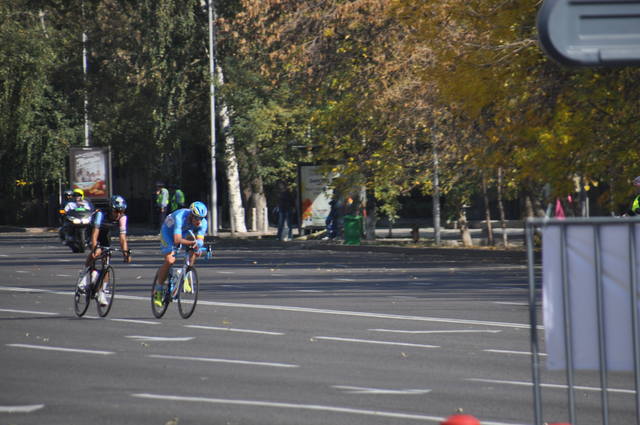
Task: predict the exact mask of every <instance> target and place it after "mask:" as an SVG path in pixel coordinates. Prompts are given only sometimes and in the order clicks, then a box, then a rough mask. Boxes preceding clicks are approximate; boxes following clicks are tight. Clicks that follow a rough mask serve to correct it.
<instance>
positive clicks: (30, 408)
mask: <svg viewBox="0 0 640 425" xmlns="http://www.w3.org/2000/svg"><path fill="white" fill-rule="evenodd" d="M43 407H44V404H32V405H27V406H0V413H31V412H35V411H36V410H40V409H42V408H43Z"/></svg>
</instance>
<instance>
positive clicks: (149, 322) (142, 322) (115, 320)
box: [109, 319, 162, 325]
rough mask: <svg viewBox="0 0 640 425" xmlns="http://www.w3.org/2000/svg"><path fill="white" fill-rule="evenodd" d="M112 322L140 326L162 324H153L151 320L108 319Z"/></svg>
mask: <svg viewBox="0 0 640 425" xmlns="http://www.w3.org/2000/svg"><path fill="white" fill-rule="evenodd" d="M109 320H113V321H114V322H127V323H139V324H141V325H159V324H160V323H162V322H153V321H151V320H138V319H109Z"/></svg>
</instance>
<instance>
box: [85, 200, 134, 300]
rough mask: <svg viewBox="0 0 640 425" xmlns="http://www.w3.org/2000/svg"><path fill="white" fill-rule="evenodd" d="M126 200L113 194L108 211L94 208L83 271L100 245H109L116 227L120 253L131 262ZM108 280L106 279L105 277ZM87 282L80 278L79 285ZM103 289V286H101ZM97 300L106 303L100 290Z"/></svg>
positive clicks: (96, 256)
mask: <svg viewBox="0 0 640 425" xmlns="http://www.w3.org/2000/svg"><path fill="white" fill-rule="evenodd" d="M126 211H127V201H125V199H124V198H123V197H122V196H120V195H114V196H112V197H111V200H110V201H109V211H107V212H105V211H102V210H100V209H98V210H96V211H95V212H94V213H93V215H92V216H91V229H92V230H91V238H90V240H89V244H90V246H91V252H89V255H87V259H86V260H85V263H84V265H85V271H84V272H83V273H84V274H85V276H86V274H87V272H88V271H89V270H91V268H92V267H93V263H94V262H95V261H96V259H97V258H98V257H100V254H101V253H102V250H101V249H100V247H106V246H111V231H112V230H115V229H116V228H117V229H118V232H119V235H118V239H119V242H120V248H121V249H122V255H123V257H124V262H125V263H130V262H131V251H129V244H128V241H127V216H126V214H125V212H126ZM105 281H108V279H105ZM87 284H88V281H87V279H81V280H80V283H79V286H83V287H84V286H86V285H87ZM102 289H104V288H102ZM98 302H99V303H100V304H103V305H106V304H107V301H106V299H105V296H104V294H103V293H102V290H101V291H100V292H98Z"/></svg>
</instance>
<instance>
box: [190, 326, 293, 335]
mask: <svg viewBox="0 0 640 425" xmlns="http://www.w3.org/2000/svg"><path fill="white" fill-rule="evenodd" d="M184 326H185V328H194V329H210V330H212V331H228V332H241V333H250V334H261V335H284V334H283V333H282V332H271V331H257V330H252V329H238V328H224V327H218V326H203V325H184Z"/></svg>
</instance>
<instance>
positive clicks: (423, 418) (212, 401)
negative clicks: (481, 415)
mask: <svg viewBox="0 0 640 425" xmlns="http://www.w3.org/2000/svg"><path fill="white" fill-rule="evenodd" d="M131 396H132V397H137V398H146V399H152V400H172V401H186V402H194V403H210V404H227V405H236V406H254V407H274V408H280V409H298V410H314V411H322V412H333V413H346V414H353V415H366V416H376V417H386V418H395V419H410V420H416V421H424V422H436V423H440V422H442V421H444V420H445V418H444V417H442V416H429V415H419V414H415V413H401V412H389V411H382V410H366V409H354V408H350V407H337V406H323V405H319V404H295V403H280V402H274V401H260V400H234V399H226V398H207V397H182V396H177V395H164V394H149V393H137V394H131ZM482 424H483V425H523V424H514V423H511V424H507V423H504V422H488V421H482Z"/></svg>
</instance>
